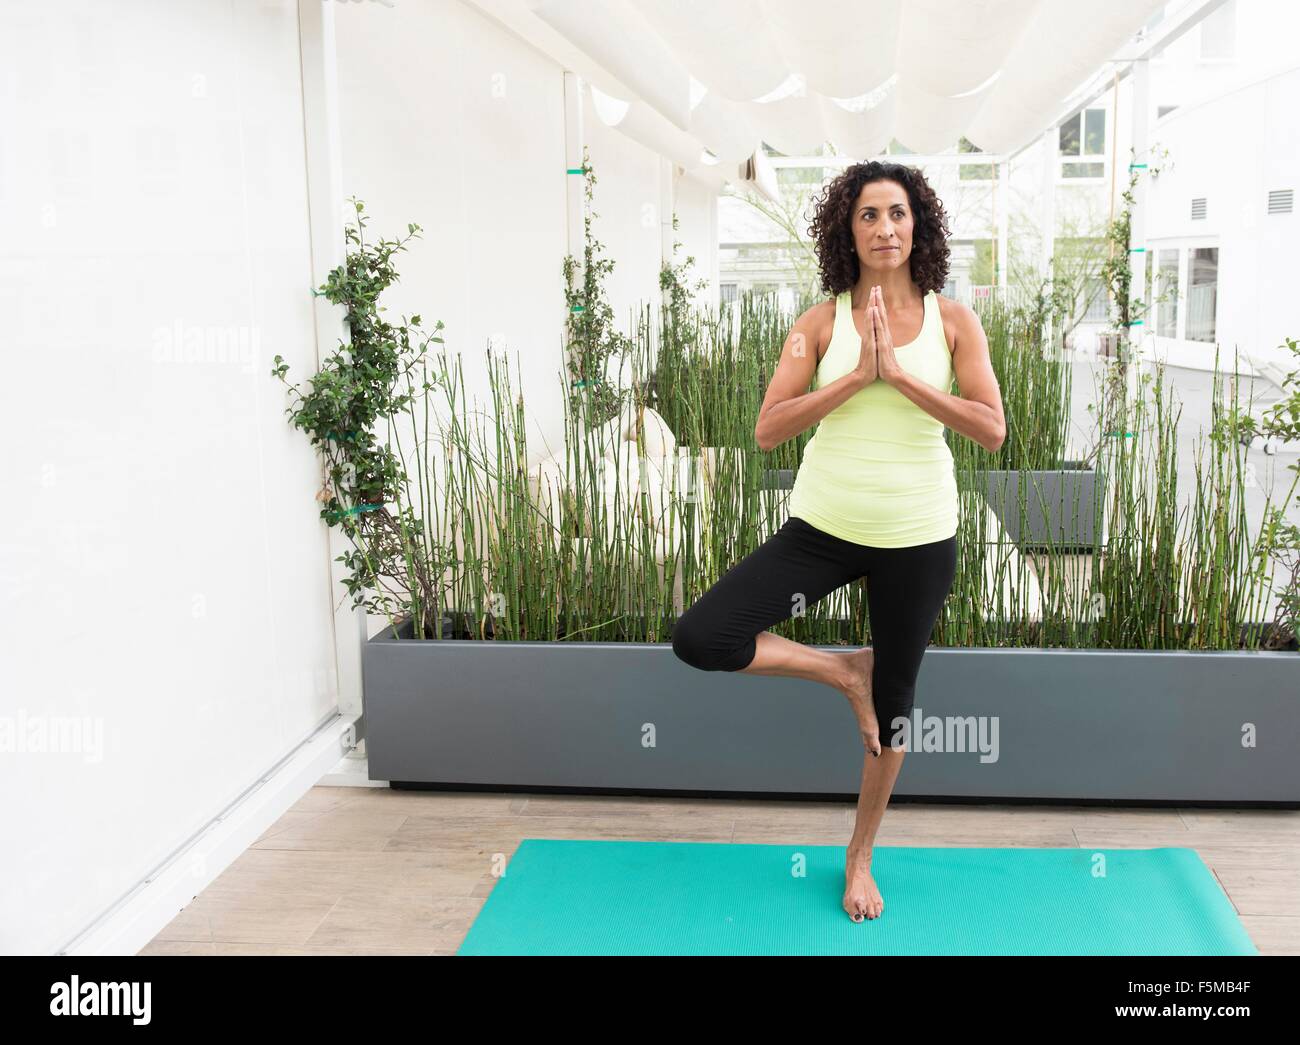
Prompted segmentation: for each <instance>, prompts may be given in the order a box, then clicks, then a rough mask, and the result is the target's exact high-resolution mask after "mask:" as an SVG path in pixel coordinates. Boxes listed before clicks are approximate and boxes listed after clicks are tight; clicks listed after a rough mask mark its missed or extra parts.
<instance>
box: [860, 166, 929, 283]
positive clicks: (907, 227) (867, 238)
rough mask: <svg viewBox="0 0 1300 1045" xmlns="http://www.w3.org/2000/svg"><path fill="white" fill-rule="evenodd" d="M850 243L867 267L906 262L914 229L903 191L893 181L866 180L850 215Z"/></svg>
mask: <svg viewBox="0 0 1300 1045" xmlns="http://www.w3.org/2000/svg"><path fill="white" fill-rule="evenodd" d="M852 222H853V223H852V229H853V245H854V248H855V249H856V250H857V252H858V260H859V262H861V263H862V264H863V265H865V266H866V267H867V268H871V269H877V270H881V271H887V270H889V269H893V268H897V267H899V266H900V265H902V264H903V263H904V262H906V261H907V259H908V257H909V256H910V255H911V253H912V231H913V228H914V223H913V218H912V208H911V205H910V204H909V203H908V202H907V190H906V189H904V188H903V186H901V185H900V184H898V182H896V181H886V180H881V181H869V182H867V184H865V185H863V186H862V191H861V192H859V193H858V199H857V202H856V203H855V204H854V205H853V215H852Z"/></svg>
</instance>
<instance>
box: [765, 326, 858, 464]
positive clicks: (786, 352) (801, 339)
mask: <svg viewBox="0 0 1300 1045" xmlns="http://www.w3.org/2000/svg"><path fill="white" fill-rule="evenodd" d="M834 308H835V302H833V301H829V302H823V303H822V304H820V305H814V306H813V307H812V308H810V309H808V311H806V312H805V313H804V314H803V315H802V316H800V317H799V318H798V319H797V320H795V324H794V326H793V327H791V328H790V335H789V336H788V337H787V338H786V339H785V345H784V346H783V347H782V349H781V358H780V360H779V361H778V362H777V364H776V373H774V374H773V375H772V380H771V382H770V383H769V384H768V386H767V395H765V396H764V397H763V405H762V406H761V407H759V410H758V423H757V424H756V425H755V426H754V441H755V442H757V443H758V447H759V449H760V450H764V451H767V450H771V449H773V448H774V447H777V446H780V445H781V444H782V443H784V442H785V441H786V440H787V439H793V438H794V437H795V436H797V435H798V434H799V433H800V432H802V431H804V430H805V429H807V428H811V427H812V426H813V425H815V424H816V423H817V422H818V421H820V420H821V419H822V418H823V417H825V416H826V415H827V414H829V413H830V412H831V411H832V410H834V409H835V408H836V407H837V406H839V405H840V404H841V403H843V402H844V401H845V400H846V399H848V398H849V397H850V396H852V395H854V394H856V393H857V392H858V391H859V390H861V389H862V388H864V387H865V386H867V385H869V384H870V383H871V382H872V381H874V380H875V379H876V357H875V351H874V349H868V347H867V343H866V341H865V339H864V341H863V348H862V353H861V355H860V357H859V359H858V365H857V366H856V367H854V368H853V369H852V370H850V371H849V372H848V373H847V374H845V375H844V376H843V377H838V378H836V379H835V380H834V381H830V382H828V383H827V384H825V385H823V386H822V387H821V388H819V389H817V390H816V391H815V392H809V391H808V386H809V385H810V384H812V379H813V376H814V375H815V374H816V373H817V362H818V360H817V345H818V337H817V330H818V328H819V327H821V328H825V327H826V326H827V325H829V321H830V318H831V317H833V316H834ZM825 310H830V311H829V312H828V311H825Z"/></svg>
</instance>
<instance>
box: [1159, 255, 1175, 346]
mask: <svg viewBox="0 0 1300 1045" xmlns="http://www.w3.org/2000/svg"><path fill="white" fill-rule="evenodd" d="M1156 297H1157V298H1158V299H1159V303H1158V304H1157V305H1156V334H1157V336H1159V337H1177V336H1178V251H1177V250H1161V251H1157V252H1156Z"/></svg>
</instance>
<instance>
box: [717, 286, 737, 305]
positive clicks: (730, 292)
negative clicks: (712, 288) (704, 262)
mask: <svg viewBox="0 0 1300 1045" xmlns="http://www.w3.org/2000/svg"><path fill="white" fill-rule="evenodd" d="M718 290H719V292H720V294H721V298H720V300H721V301H722V304H724V305H726V304H728V303H729V302H732V301H735V300H736V284H734V283H723V284H722V285H721V286H719V287H718Z"/></svg>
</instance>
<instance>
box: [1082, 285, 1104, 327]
mask: <svg viewBox="0 0 1300 1045" xmlns="http://www.w3.org/2000/svg"><path fill="white" fill-rule="evenodd" d="M1080 299H1081V300H1080V301H1079V304H1080V305H1084V304H1086V305H1087V306H1088V310H1087V311H1086V312H1085V313H1084V314H1083V319H1082V320H1080V322H1082V323H1105V322H1106V315H1107V313H1106V306H1107V301H1106V287H1105V285H1104V284H1103V283H1102V281H1101V280H1099V279H1090V280H1088V282H1087V284H1086V285H1085V286H1084V288H1083V293H1082V294H1081V295H1080Z"/></svg>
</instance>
